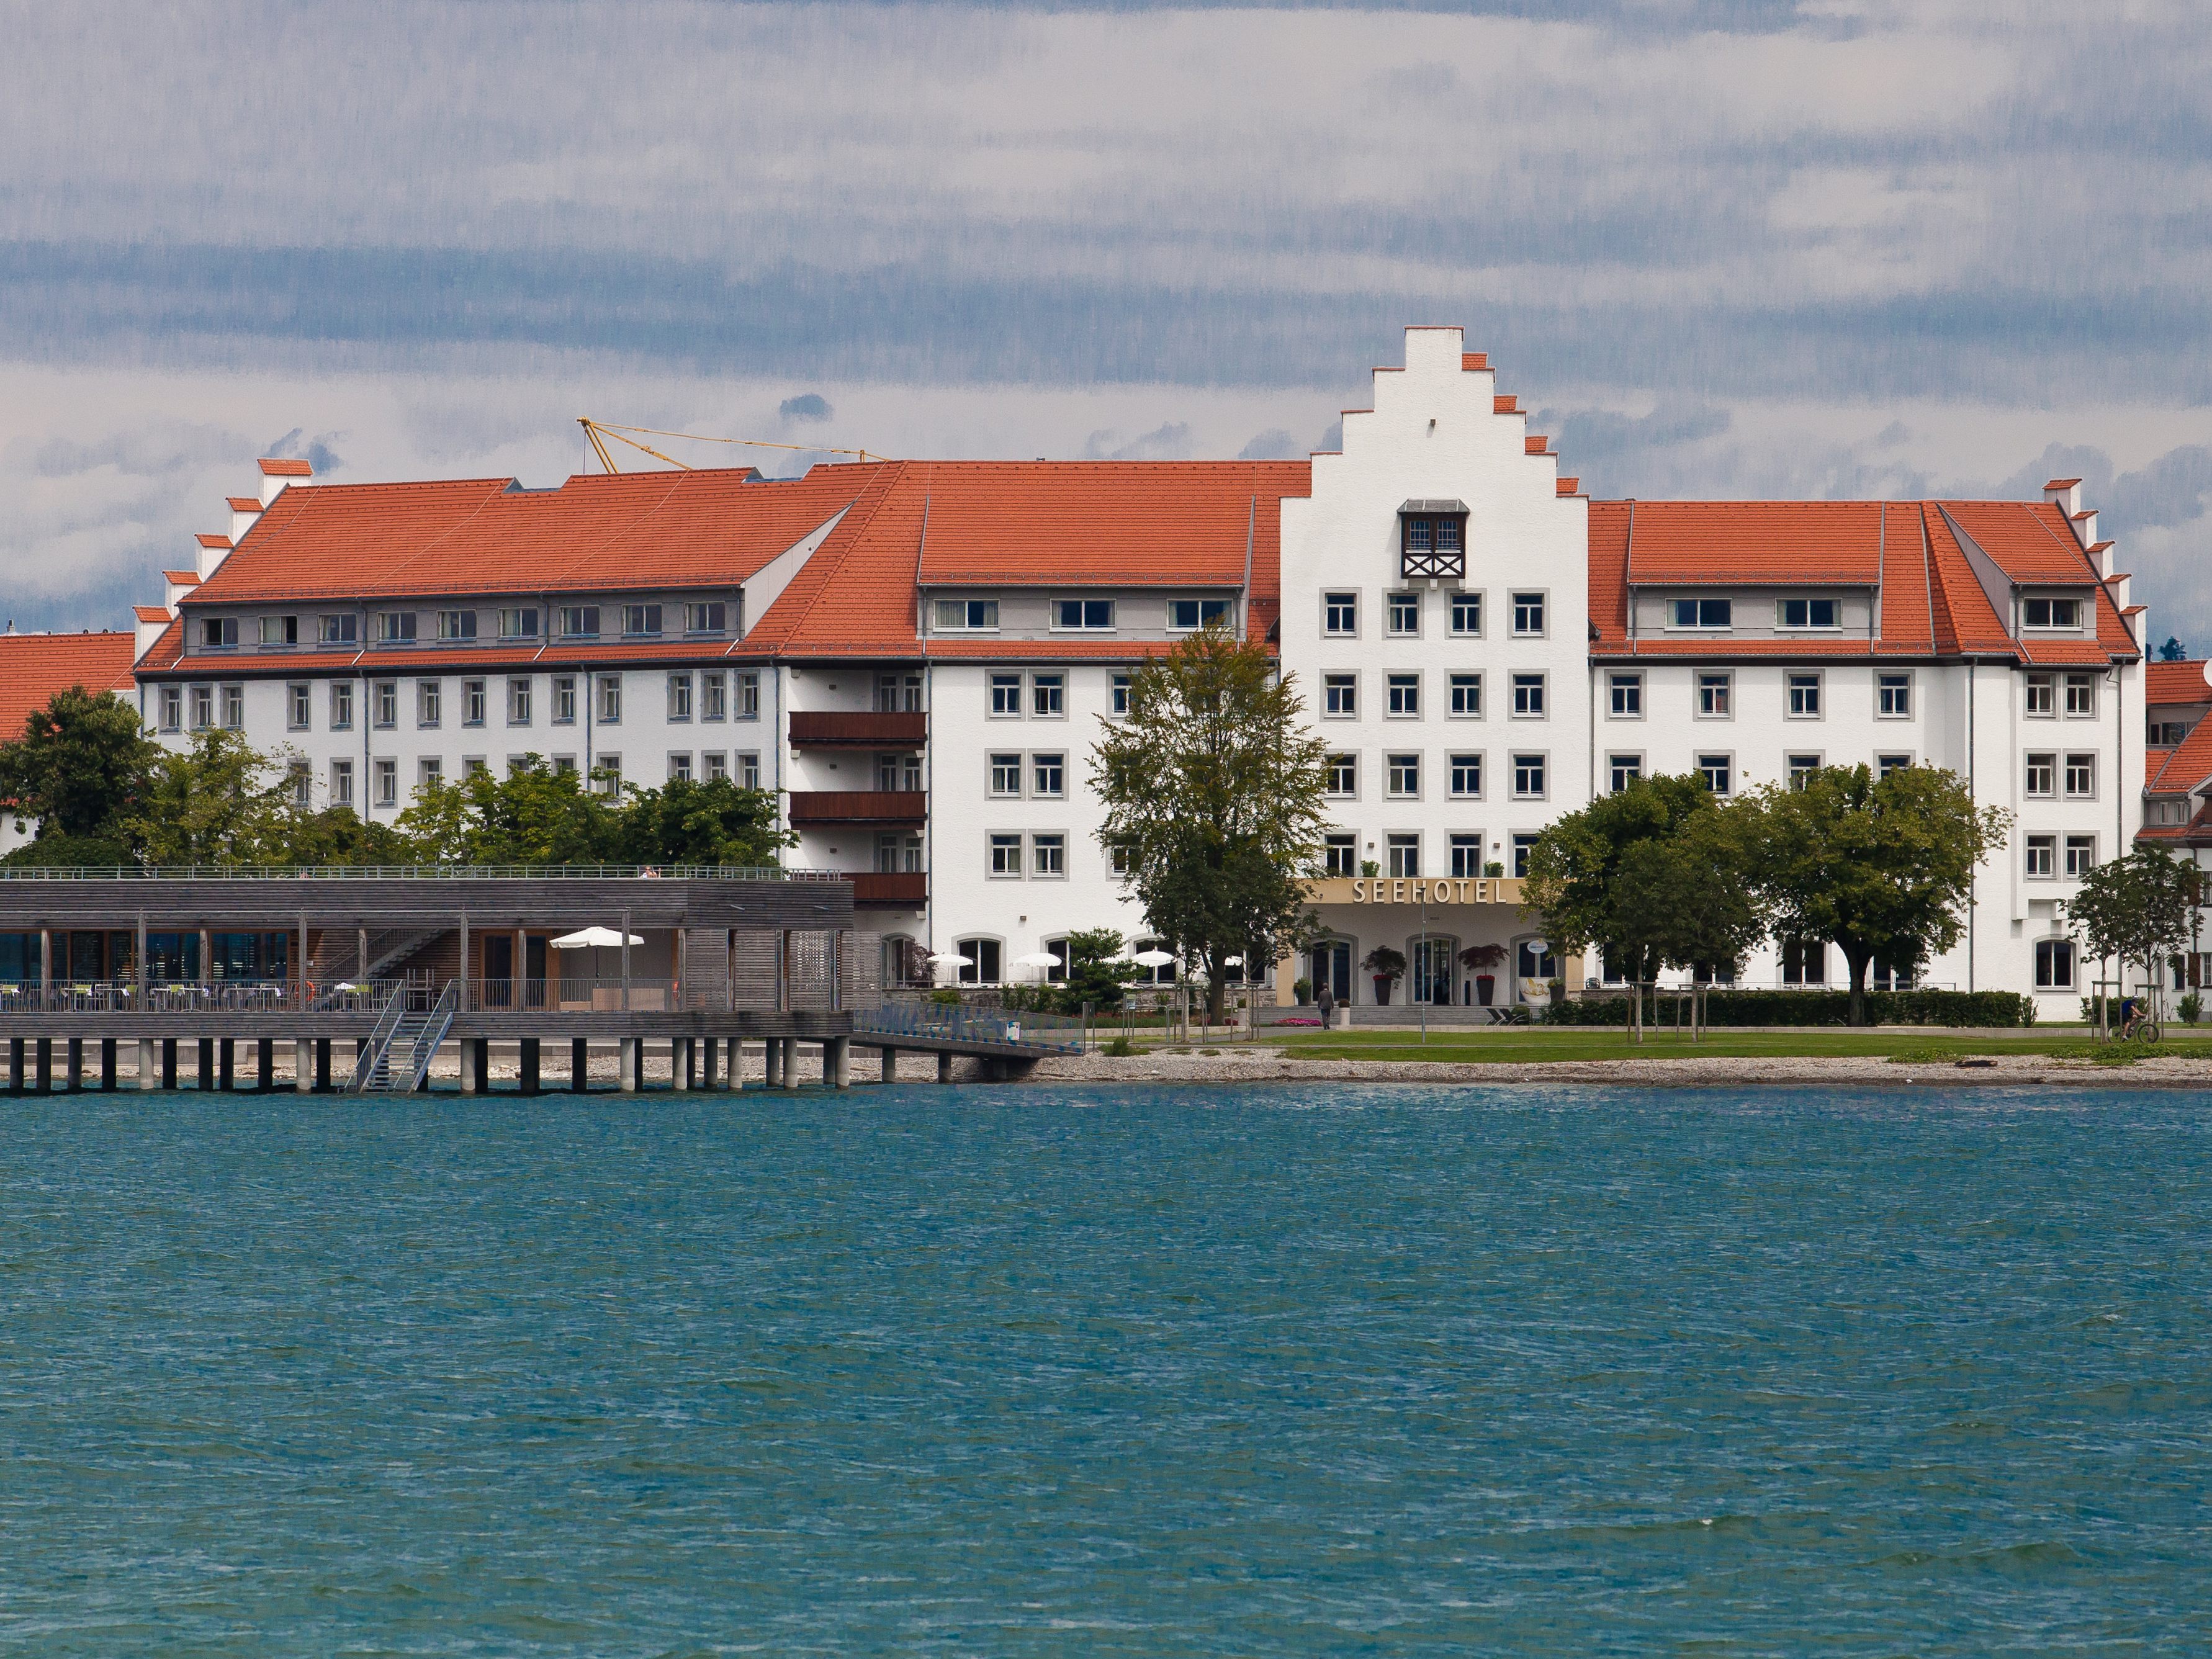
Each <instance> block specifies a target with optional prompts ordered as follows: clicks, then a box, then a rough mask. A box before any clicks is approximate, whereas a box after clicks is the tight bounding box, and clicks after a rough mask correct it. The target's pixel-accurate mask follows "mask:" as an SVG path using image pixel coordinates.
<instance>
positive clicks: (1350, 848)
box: [1321, 835, 1359, 876]
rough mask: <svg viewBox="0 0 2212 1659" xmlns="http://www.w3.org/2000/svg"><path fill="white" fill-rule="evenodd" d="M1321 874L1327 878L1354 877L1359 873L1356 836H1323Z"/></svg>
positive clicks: (1357, 839)
mask: <svg viewBox="0 0 2212 1659" xmlns="http://www.w3.org/2000/svg"><path fill="white" fill-rule="evenodd" d="M1321 867H1322V874H1323V875H1328V876H1356V875H1358V873H1359V837H1358V836H1346V835H1334V836H1322V842H1321Z"/></svg>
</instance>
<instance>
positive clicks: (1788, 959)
mask: <svg viewBox="0 0 2212 1659" xmlns="http://www.w3.org/2000/svg"><path fill="white" fill-rule="evenodd" d="M1782 982H1783V983H1784V985H1825V984H1826V983H1827V982H1828V945H1827V941H1826V940H1825V939H1784V940H1783V941H1782Z"/></svg>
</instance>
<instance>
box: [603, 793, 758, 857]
mask: <svg viewBox="0 0 2212 1659" xmlns="http://www.w3.org/2000/svg"><path fill="white" fill-rule="evenodd" d="M620 817H621V826H620V834H619V837H618V838H619V841H620V843H621V847H622V849H623V857H624V858H625V859H627V860H629V862H631V863H633V864H700V865H742V866H749V867H753V868H760V867H764V866H769V865H772V864H775V862H776V861H777V859H778V856H779V855H780V854H781V853H782V851H783V849H784V848H787V847H791V846H795V845H796V844H797V843H798V840H799V837H798V836H794V835H793V834H792V833H791V832H790V831H788V830H786V829H778V828H777V827H776V822H775V794H774V793H772V792H771V791H769V790H766V789H747V788H744V787H741V786H740V785H738V783H736V782H734V781H732V780H730V779H728V778H708V779H707V780H705V781H695V780H693V779H690V778H671V780H670V781H668V783H667V784H666V785H665V786H664V787H661V788H659V789H635V790H633V791H631V793H630V795H629V799H627V800H625V801H624V802H623V806H622V811H621V814H620Z"/></svg>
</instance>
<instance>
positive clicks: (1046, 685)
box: [1030, 674, 1067, 720]
mask: <svg viewBox="0 0 2212 1659" xmlns="http://www.w3.org/2000/svg"><path fill="white" fill-rule="evenodd" d="M1066 691H1067V676H1066V675H1065V674H1032V675H1030V714H1034V715H1036V717H1037V719H1039V720H1058V719H1059V718H1060V716H1061V715H1062V714H1066V712H1067V701H1066Z"/></svg>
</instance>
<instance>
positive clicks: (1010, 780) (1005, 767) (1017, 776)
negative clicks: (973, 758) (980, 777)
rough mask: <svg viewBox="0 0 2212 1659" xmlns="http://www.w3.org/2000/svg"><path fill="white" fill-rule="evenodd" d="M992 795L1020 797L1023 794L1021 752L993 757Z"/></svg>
mask: <svg viewBox="0 0 2212 1659" xmlns="http://www.w3.org/2000/svg"><path fill="white" fill-rule="evenodd" d="M991 793H993V794H994V795H1018V794H1020V793H1022V757H1021V754H1020V751H1019V750H1015V751H1012V752H1011V753H1006V754H994V755H993V756H992V757H991Z"/></svg>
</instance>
